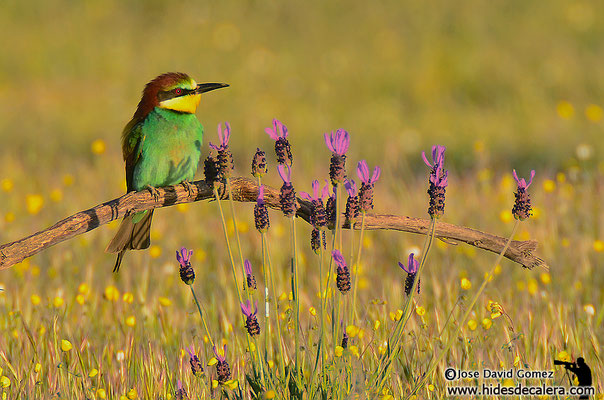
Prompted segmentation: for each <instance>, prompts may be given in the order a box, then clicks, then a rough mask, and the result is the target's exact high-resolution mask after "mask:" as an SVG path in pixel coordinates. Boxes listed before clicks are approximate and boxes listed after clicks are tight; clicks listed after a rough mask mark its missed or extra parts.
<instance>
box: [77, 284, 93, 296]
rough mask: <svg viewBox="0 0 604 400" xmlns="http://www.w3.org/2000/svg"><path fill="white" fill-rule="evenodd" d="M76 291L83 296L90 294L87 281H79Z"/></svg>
mask: <svg viewBox="0 0 604 400" xmlns="http://www.w3.org/2000/svg"><path fill="white" fill-rule="evenodd" d="M78 292H79V293H81V294H83V295H84V296H88V295H89V294H90V286H88V284H87V283H85V282H84V283H80V286H78Z"/></svg>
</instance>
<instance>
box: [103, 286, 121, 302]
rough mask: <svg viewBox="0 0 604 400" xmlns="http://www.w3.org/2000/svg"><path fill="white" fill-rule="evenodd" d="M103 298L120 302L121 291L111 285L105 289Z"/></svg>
mask: <svg viewBox="0 0 604 400" xmlns="http://www.w3.org/2000/svg"><path fill="white" fill-rule="evenodd" d="M103 296H104V297H105V299H107V300H109V301H118V299H119V298H120V291H119V290H118V289H117V288H116V287H115V286H113V285H109V286H107V287H106V288H105V292H104V293H103Z"/></svg>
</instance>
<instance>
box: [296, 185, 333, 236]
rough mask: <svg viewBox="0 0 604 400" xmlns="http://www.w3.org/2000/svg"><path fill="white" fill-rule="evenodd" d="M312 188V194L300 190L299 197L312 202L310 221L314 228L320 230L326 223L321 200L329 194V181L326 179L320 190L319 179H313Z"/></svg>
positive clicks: (325, 213) (325, 214)
mask: <svg viewBox="0 0 604 400" xmlns="http://www.w3.org/2000/svg"><path fill="white" fill-rule="evenodd" d="M312 190H313V194H312V196H311V195H310V194H309V193H306V192H300V197H302V198H303V199H304V200H306V201H310V202H311V203H312V212H311V215H310V222H311V224H312V225H313V226H314V227H315V229H319V230H321V229H323V228H325V226H326V225H327V212H326V210H325V206H324V204H323V201H324V200H325V198H326V197H328V196H329V183H328V182H327V180H326V181H325V186H323V189H322V190H321V189H320V184H319V181H317V180H314V181H313V182H312Z"/></svg>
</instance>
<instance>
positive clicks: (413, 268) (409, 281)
mask: <svg viewBox="0 0 604 400" xmlns="http://www.w3.org/2000/svg"><path fill="white" fill-rule="evenodd" d="M413 257H414V254H413V253H411V254H409V260H408V261H407V266H406V267H405V264H403V263H402V262H400V261H399V263H398V265H399V267H401V269H402V270H403V271H405V272H406V273H407V278H406V279H405V294H406V295H407V296H409V295H410V294H411V289H413V283H414V281H415V277H416V276H417V271H418V270H419V261H417V260H415V259H414V258H413ZM419 285H420V280H419V277H418V280H417V294H419Z"/></svg>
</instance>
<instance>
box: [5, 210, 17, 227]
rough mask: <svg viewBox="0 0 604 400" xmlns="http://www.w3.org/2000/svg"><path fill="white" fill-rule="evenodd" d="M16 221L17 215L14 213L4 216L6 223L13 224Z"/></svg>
mask: <svg viewBox="0 0 604 400" xmlns="http://www.w3.org/2000/svg"><path fill="white" fill-rule="evenodd" d="M14 220H15V213H12V212H10V211H9V212H7V213H6V214H4V221H6V222H7V223H9V224H10V223H11V222H13V221H14Z"/></svg>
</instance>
